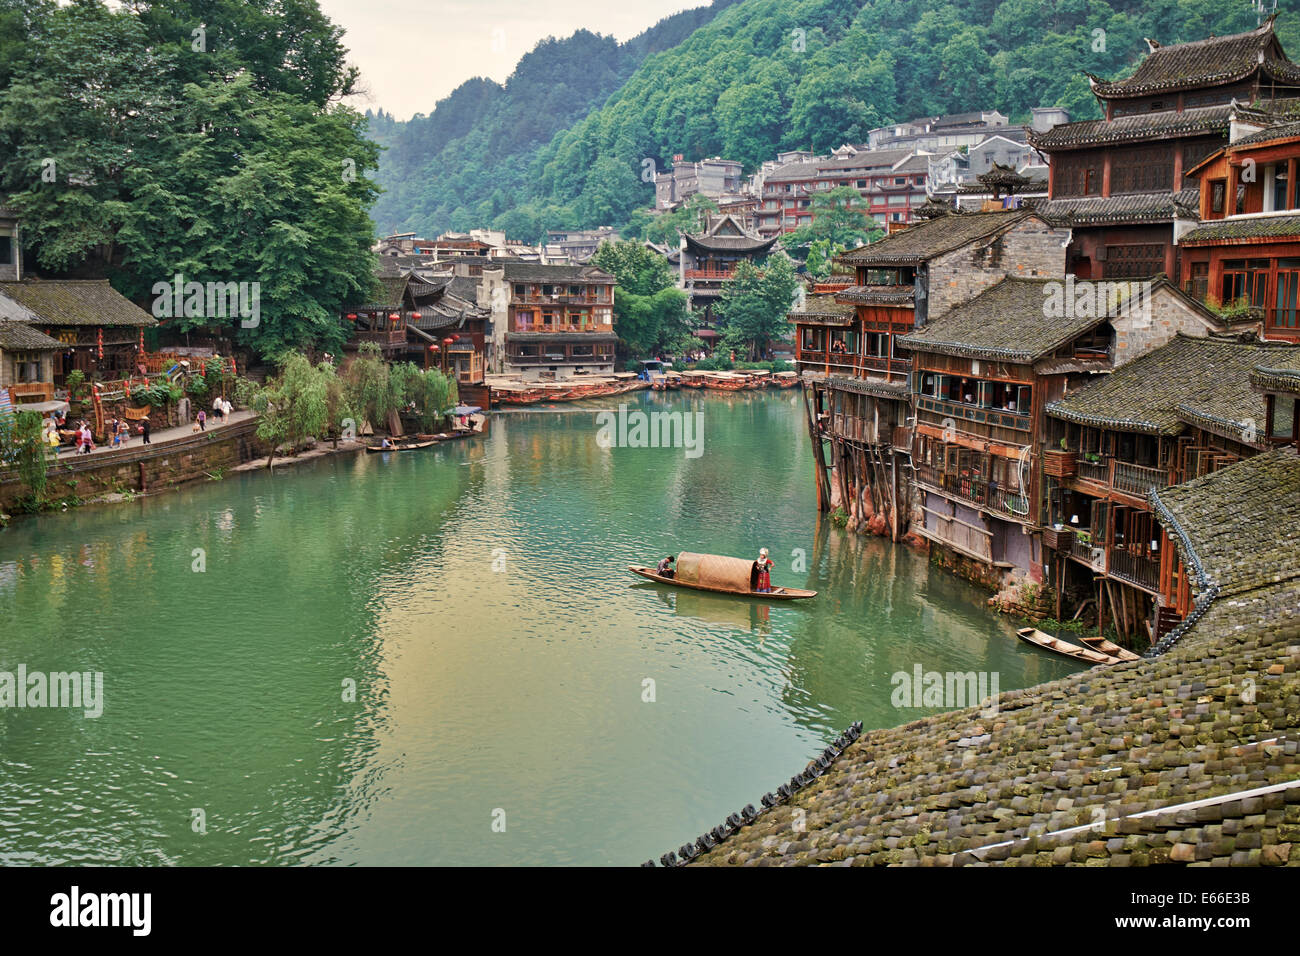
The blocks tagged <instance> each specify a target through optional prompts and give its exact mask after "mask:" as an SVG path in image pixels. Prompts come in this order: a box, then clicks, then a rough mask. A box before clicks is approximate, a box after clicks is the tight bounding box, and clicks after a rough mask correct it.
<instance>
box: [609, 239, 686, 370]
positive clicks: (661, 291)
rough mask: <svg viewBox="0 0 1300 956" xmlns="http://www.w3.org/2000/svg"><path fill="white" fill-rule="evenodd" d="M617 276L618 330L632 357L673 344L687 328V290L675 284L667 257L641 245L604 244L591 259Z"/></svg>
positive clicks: (616, 318) (615, 297)
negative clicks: (682, 289) (684, 290)
mask: <svg viewBox="0 0 1300 956" xmlns="http://www.w3.org/2000/svg"><path fill="white" fill-rule="evenodd" d="M591 261H592V265H595V266H597V267H599V268H601V269H604V270H605V271H606V272H608V273H610V274H611V275H613V276H614V278H615V279H616V280H617V284H616V285H615V287H614V331H615V332H617V333H618V337H619V341H620V342H622V343H623V345H624V347H625V348H626V349H627V350H628V352H629V353H631V354H632V355H646V354H648V353H650V352H653V351H654V350H656V349H658V348H664V347H667V346H669V345H670V344H671V343H672V342H674V341H676V340H677V339H678V338H680V337H681V335H682V333H683V332H685V331H687V330H688V329H689V318H690V317H689V314H688V313H687V311H686V293H684V292H682V291H681V290H680V289H678V288H676V286H675V285H674V276H673V271H672V268H671V266H669V264H668V260H667V259H665V258H664V257H663V256H661V255H659V253H657V252H655V251H654V250H653V249H647V248H646V247H645V246H644V245H643V244H641V243H639V242H637V241H635V240H631V239H624V240H621V241H619V242H604V243H601V246H600V248H599V249H598V250H596V255H595V256H594V257H592V260H591Z"/></svg>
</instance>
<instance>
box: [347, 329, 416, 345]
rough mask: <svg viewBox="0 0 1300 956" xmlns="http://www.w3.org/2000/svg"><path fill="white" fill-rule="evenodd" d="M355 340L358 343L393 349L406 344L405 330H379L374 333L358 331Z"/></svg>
mask: <svg viewBox="0 0 1300 956" xmlns="http://www.w3.org/2000/svg"><path fill="white" fill-rule="evenodd" d="M355 339H356V341H358V342H374V343H375V344H376V345H380V346H386V347H388V348H394V347H397V346H402V345H405V344H406V328H405V327H403V328H400V329H380V330H378V331H374V332H371V331H365V330H358V331H357V332H356V334H355Z"/></svg>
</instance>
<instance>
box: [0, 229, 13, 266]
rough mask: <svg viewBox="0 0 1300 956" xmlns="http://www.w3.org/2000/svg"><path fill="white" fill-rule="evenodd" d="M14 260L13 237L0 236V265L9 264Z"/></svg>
mask: <svg viewBox="0 0 1300 956" xmlns="http://www.w3.org/2000/svg"><path fill="white" fill-rule="evenodd" d="M13 262H14V237H13V236H0V265H2V266H10V265H13Z"/></svg>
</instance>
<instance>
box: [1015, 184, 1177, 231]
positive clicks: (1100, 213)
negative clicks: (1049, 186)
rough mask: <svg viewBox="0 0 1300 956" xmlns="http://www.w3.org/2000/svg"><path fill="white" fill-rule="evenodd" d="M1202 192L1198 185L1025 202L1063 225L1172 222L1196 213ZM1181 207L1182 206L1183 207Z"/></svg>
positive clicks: (1050, 220) (1048, 219)
mask: <svg viewBox="0 0 1300 956" xmlns="http://www.w3.org/2000/svg"><path fill="white" fill-rule="evenodd" d="M1199 200H1200V193H1199V192H1197V190H1195V189H1183V190H1180V191H1179V192H1176V193H1175V192H1169V191H1162V192H1154V193H1133V194H1131V195H1126V196H1087V197H1082V198H1079V199H1033V200H1027V201H1026V204H1027V205H1030V206H1032V208H1033V210H1034V211H1035V212H1036V213H1038V214H1039V215H1040V216H1042V217H1043V218H1044V219H1046V220H1047V221H1048V222H1052V223H1060V224H1063V225H1072V226H1074V225H1089V224H1093V223H1153V222H1172V221H1173V220H1174V217H1175V214H1177V213H1179V212H1181V213H1182V214H1183V215H1184V216H1190V217H1192V218H1195V217H1196V213H1197V206H1198V205H1199ZM1180 207H1181V208H1180Z"/></svg>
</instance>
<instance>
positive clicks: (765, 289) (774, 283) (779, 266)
mask: <svg viewBox="0 0 1300 956" xmlns="http://www.w3.org/2000/svg"><path fill="white" fill-rule="evenodd" d="M798 285H799V280H798V279H797V278H796V277H795V273H794V263H793V262H791V261H790V257H789V256H787V255H785V254H784V253H777V254H776V255H771V256H768V257H767V259H766V260H765V261H764V262H763V266H762V269H761V271H760V269H759V267H757V266H755V265H753V264H752V263H749V262H741V263H740V264H739V265H737V266H736V271H735V274H734V275H733V277H732V279H731V281H730V282H729V283H727V285H726V287H725V288H724V289H723V291H722V298H721V301H720V302H719V303H718V307H717V314H718V315H719V316H720V317H721V318H722V320H723V321H724V322H725V323H726V333H725V336H724V345H726V347H728V348H743V349H745V350H747V352H748V354H749V357H750V360H751V361H752V360H753V359H755V358H757V357H758V356H759V355H761V354H762V352H763V350H764V349H766V348H767V344H768V343H769V342H771V341H773V340H778V339H784V338H785V337H786V335H787V333H788V332H789V328H790V326H789V323H788V322H787V320H786V315H787V314H788V313H789V311H790V309H791V307H792V304H793V302H794V293H795V289H796V288H797V287H798Z"/></svg>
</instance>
